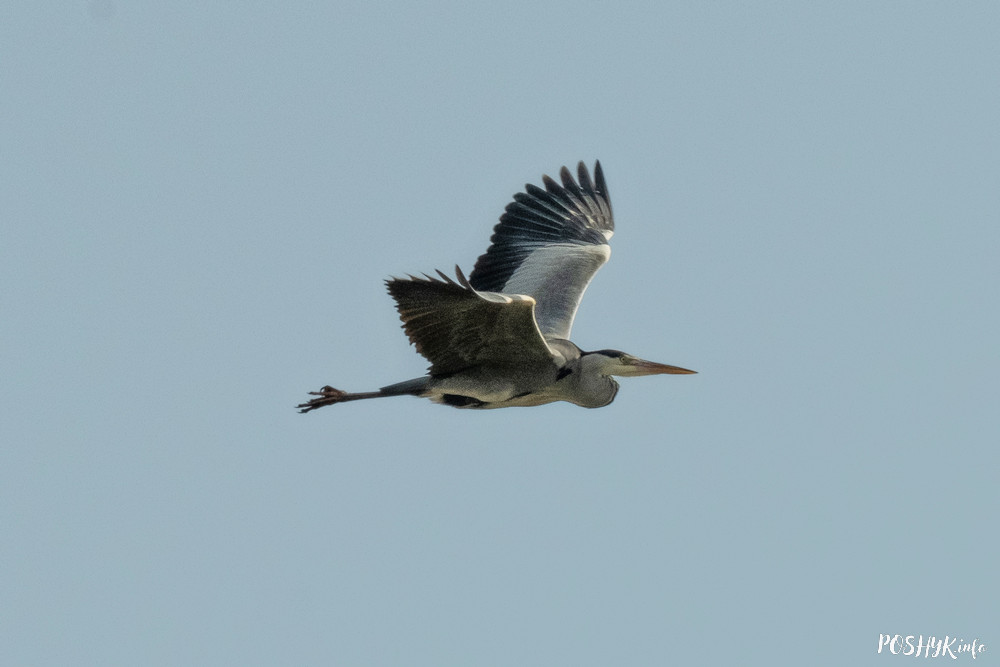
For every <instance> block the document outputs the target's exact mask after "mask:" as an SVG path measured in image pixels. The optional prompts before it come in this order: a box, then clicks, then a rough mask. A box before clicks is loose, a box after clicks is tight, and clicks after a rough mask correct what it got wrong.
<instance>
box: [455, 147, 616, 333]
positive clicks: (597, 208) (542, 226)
mask: <svg viewBox="0 0 1000 667" xmlns="http://www.w3.org/2000/svg"><path fill="white" fill-rule="evenodd" d="M559 175H560V177H561V178H562V185H559V184H558V183H556V182H555V181H554V180H552V179H551V178H549V177H548V176H543V177H542V181H543V182H544V183H545V189H544V190H543V189H541V188H539V187H537V186H535V185H530V184H529V185H526V186H525V191H524V192H519V193H517V194H516V195H514V201H512V202H511V203H510V204H508V205H507V209H506V211H505V212H504V214H503V215H502V216H500V224H498V225H497V226H496V227H494V228H493V236H492V237H491V238H490V243H491V245H490V247H489V250H487V251H486V254H484V255H482V256H480V258H479V260H478V261H477V262H476V266H475V269H473V271H472V274H471V275H470V276H469V282H470V283H471V285H472V287H474V288H475V289H477V290H487V291H491V292H503V293H505V294H526V295H528V296H530V297H532V298H533V299H534V300H535V301H537V302H538V305H537V306H536V307H535V319H537V320H538V328H539V329H540V330H541V332H542V334H543V335H544V336H546V337H549V338H566V339H568V338H569V333H570V329H571V328H572V327H573V318H574V317H575V316H576V309H577V306H579V304H580V299H581V298H583V292H584V290H586V289H587V285H589V284H590V280H591V279H592V278H593V277H594V274H595V273H597V270H598V269H599V268H601V267H602V266H604V263H605V262H607V261H608V258H609V257H610V256H611V247H610V246H609V245H608V239H610V238H611V235H612V234H613V233H614V230H615V223H614V218H613V217H612V215H611V201H610V199H608V187H607V184H606V183H605V182H604V172H603V171H602V170H601V163H600V162H597V163H595V165H594V180H593V181H591V180H590V174H589V173H588V172H587V167H586V165H584V164H583V162H580V164H579V165H578V166H577V175H578V177H579V180H580V182H579V184H577V183H576V181H574V180H573V176H572V175H571V174H570V172H569V169H567V168H566V167H563V168H562V169H561V170H560V172H559Z"/></svg>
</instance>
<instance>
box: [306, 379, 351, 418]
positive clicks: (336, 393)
mask: <svg viewBox="0 0 1000 667" xmlns="http://www.w3.org/2000/svg"><path fill="white" fill-rule="evenodd" d="M309 395H310V396H319V398H314V399H312V400H311V401H309V402H307V403H300V404H299V405H296V406H295V407H297V408H299V412H302V413H306V412H309V411H310V410H315V409H316V408H321V407H323V406H324V405H333V404H334V403H340V402H341V401H342V400H344V396H346V395H347V392H346V391H341V390H339V389H334V388H333V387H331V386H330V385H327V386H325V387H323V388H322V389H320V390H319V391H310V392H309Z"/></svg>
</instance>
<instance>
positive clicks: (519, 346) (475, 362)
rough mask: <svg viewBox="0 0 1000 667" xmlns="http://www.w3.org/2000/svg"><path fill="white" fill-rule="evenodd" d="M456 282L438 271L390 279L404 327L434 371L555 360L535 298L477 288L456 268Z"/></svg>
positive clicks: (443, 371)
mask: <svg viewBox="0 0 1000 667" xmlns="http://www.w3.org/2000/svg"><path fill="white" fill-rule="evenodd" d="M456 272H457V274H458V281H457V282H456V281H455V280H452V279H451V278H449V277H448V276H446V275H445V274H443V273H441V272H440V271H438V275H440V276H441V280H438V279H437V278H431V277H429V276H427V277H425V278H414V277H412V276H411V277H410V279H408V280H405V279H400V278H393V279H391V280H387V281H386V285H387V287H388V289H389V293H390V294H391V295H392V297H393V298H394V299H395V300H396V309H397V310H398V311H399V317H400V319H401V320H402V321H403V329H404V330H405V331H406V335H407V336H408V337H409V339H410V341H411V342H412V343H413V344H414V345H415V346H416V348H417V352H419V353H420V354H422V355H423V356H424V357H426V358H427V360H428V361H430V362H431V367H430V372H431V374H432V375H447V374H449V373H455V372H458V371H461V370H463V369H466V368H469V367H471V366H484V365H500V366H504V365H519V366H520V365H526V366H531V365H541V364H545V363H553V354H552V350H551V349H549V346H548V345H547V344H546V343H545V339H544V338H542V335H541V332H539V330H538V326H537V325H536V324H535V316H534V312H533V311H534V308H535V300H534V299H532V298H531V297H528V296H524V295H519V294H496V293H491V292H480V291H477V290H475V289H474V288H473V287H472V285H471V284H470V283H469V281H468V280H467V279H466V278H465V276H464V275H463V274H462V272H461V270H459V269H458V268H457V267H456Z"/></svg>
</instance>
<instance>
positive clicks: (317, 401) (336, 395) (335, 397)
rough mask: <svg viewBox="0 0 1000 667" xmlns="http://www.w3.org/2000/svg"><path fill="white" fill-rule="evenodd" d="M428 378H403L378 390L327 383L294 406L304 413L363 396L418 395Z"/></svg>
mask: <svg viewBox="0 0 1000 667" xmlns="http://www.w3.org/2000/svg"><path fill="white" fill-rule="evenodd" d="M429 380H430V378H428V377H419V378H413V379H412V380H405V381H403V382H397V383H396V384H390V385H389V386H387V387H382V388H381V389H379V390H378V391H363V392H355V393H348V392H346V391H341V390H340V389H334V388H333V387H331V386H329V385H327V386H325V387H323V388H322V389H320V390H319V391H310V392H309V394H310V395H311V396H316V397H317V398H314V399H312V400H310V401H307V402H306V403H300V404H299V405H297V406H295V407H297V408H298V409H299V412H302V413H305V412H309V411H311V410H315V409H317V408H322V407H324V406H326V405H333V404H335V403H346V402H347V401H360V400H361V399H363V398H382V397H383V396H420V395H421V394H423V393H424V390H425V389H426V388H427V382H428V381H429Z"/></svg>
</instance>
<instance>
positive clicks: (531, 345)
mask: <svg viewBox="0 0 1000 667" xmlns="http://www.w3.org/2000/svg"><path fill="white" fill-rule="evenodd" d="M560 177H561V180H562V184H561V185H560V184H559V183H557V182H556V181H555V180H553V179H552V178H550V177H548V176H543V177H542V182H543V184H544V185H545V187H544V189H543V188H541V187H538V186H536V185H531V184H528V185H526V186H525V190H524V192H519V193H517V194H515V195H514V201H512V202H511V203H510V204H508V205H507V208H506V210H505V212H504V214H503V215H502V216H501V217H500V222H499V224H497V225H496V227H494V229H493V236H492V237H491V239H490V247H489V249H488V250H487V251H486V253H485V254H484V255H482V256H480V257H479V259H478V261H477V262H476V265H475V267H474V268H473V270H472V273H471V274H470V275H469V277H468V278H466V277H465V274H464V273H463V272H462V270H461V269H460V268H459V267H457V266H456V267H455V278H451V277H449V276H448V275H446V274H444V273H442V272H441V271H438V272H437V277H432V276H428V275H426V274H424V277H422V278H418V277H414V276H409V277H408V278H405V279H404V278H391V279H389V280H387V281H386V286H387V287H388V289H389V294H391V295H392V298H393V299H395V300H396V309H397V310H398V311H399V316H400V319H401V320H402V321H403V329H404V330H405V331H406V335H407V336H408V337H409V339H410V342H411V343H413V344H414V345H415V346H416V348H417V352H419V353H420V354H422V355H423V356H424V357H426V358H427V360H428V361H430V368H429V371H428V374H427V375H425V376H423V377H418V378H414V379H412V380H405V381H403V382H398V383H396V384H391V385H389V386H387V387H382V388H381V389H379V390H378V391H370V392H358V393H348V392H345V391H341V390H339V389H334V388H333V387H330V386H326V387H323V388H322V389H320V390H319V391H314V392H309V394H310V395H311V396H316V397H317V398H314V399H312V400H310V401H308V402H306V403H302V404H301V405H298V406H296V407H298V408H299V410H300V412H309V411H310V410H315V409H316V408H321V407H323V406H325V405H333V404H335V403H344V402H347V401H356V400H360V399H365V398H381V397H384V396H421V397H425V398H430V399H431V400H433V401H435V402H437V403H442V404H444V405H451V406H454V407H457V408H480V409H484V408H507V407H516V406H534V405H544V404H546V403H552V402H553V401H569V402H570V403H575V404H576V405H579V406H582V407H585V408H599V407H603V406H605V405H608V404H609V403H611V401H613V400H614V399H615V395H616V394H617V393H618V383H617V382H616V381H615V379H614V377H613V376H619V377H635V376H639V375H654V374H658V373H669V374H675V375H679V374H690V373H694V372H695V371H690V370H687V369H684V368H679V367H677V366H668V365H666V364H658V363H654V362H652V361H645V360H643V359H639V358H638V357H634V356H632V355H631V354H626V353H624V352H620V351H618V350H597V351H595V352H584V351H583V350H581V349H580V348H579V347H577V346H576V345H575V344H573V343H571V342H570V341H569V335H570V329H571V328H572V326H573V318H574V317H575V315H576V309H577V306H579V304H580V299H581V298H582V297H583V293H584V291H585V290H586V289H587V286H588V285H589V284H590V281H591V279H592V278H593V277H594V274H595V273H597V270H598V269H600V268H601V267H602V266H603V265H604V264H605V262H607V261H608V258H609V257H610V255H611V248H610V246H609V245H608V240H609V239H610V238H611V235H612V234H613V233H614V229H615V224H614V219H613V217H612V214H611V201H610V199H609V198H608V187H607V184H606V183H605V181H604V172H603V170H602V169H601V163H600V162H597V163H595V165H594V178H593V180H591V177H590V173H589V172H588V171H587V167H586V165H585V164H584V163H583V162H580V163H579V165H578V167H577V180H578V181H579V182H577V180H574V179H573V176H572V174H571V173H570V171H569V170H568V169H567V168H566V167H563V168H562V170H561V171H560Z"/></svg>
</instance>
